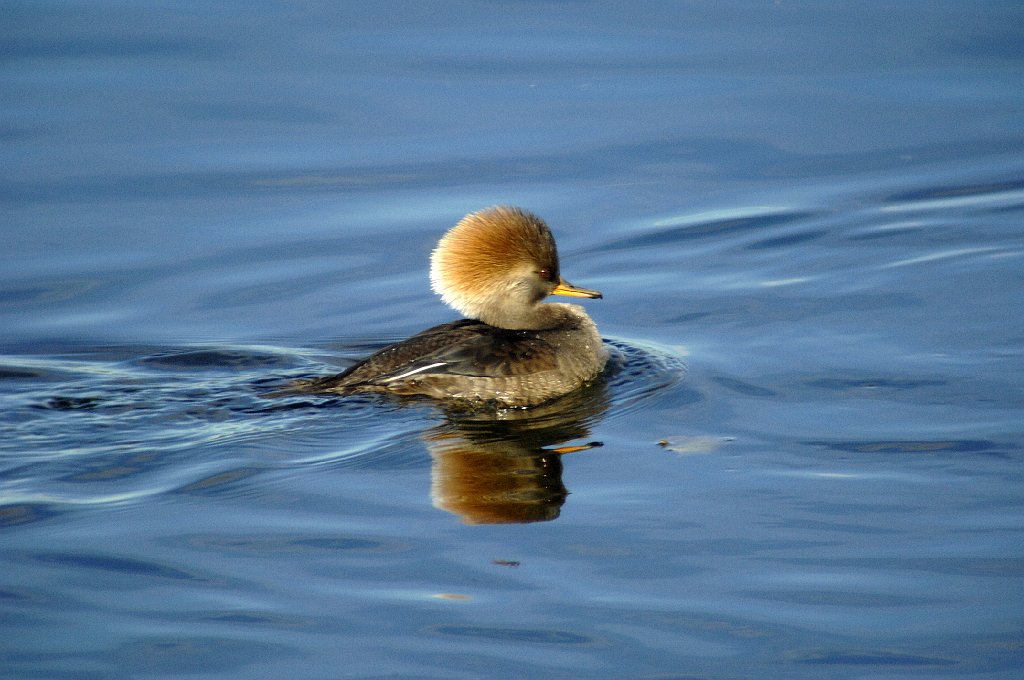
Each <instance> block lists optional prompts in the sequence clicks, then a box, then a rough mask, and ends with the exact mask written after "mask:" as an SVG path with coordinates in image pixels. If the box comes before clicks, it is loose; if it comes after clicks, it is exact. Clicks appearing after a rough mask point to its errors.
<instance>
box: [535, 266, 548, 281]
mask: <svg viewBox="0 0 1024 680" xmlns="http://www.w3.org/2000/svg"><path fill="white" fill-rule="evenodd" d="M537 276H539V277H540V278H542V279H544V280H545V281H550V280H551V270H550V269H548V268H547V267H545V268H544V269H541V270H540V271H538V272H537Z"/></svg>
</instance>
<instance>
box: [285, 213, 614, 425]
mask: <svg viewBox="0 0 1024 680" xmlns="http://www.w3.org/2000/svg"><path fill="white" fill-rule="evenodd" d="M430 283H431V287H432V288H433V289H434V292H436V293H437V294H438V295H440V296H441V299H442V300H443V301H444V302H445V303H447V304H448V305H450V306H451V307H453V308H455V309H456V310H457V311H459V312H461V313H462V314H464V315H465V316H467V317H468V318H466V319H462V320H461V321H454V322H452V323H446V324H442V325H440V326H435V327H434V328H430V329H427V330H425V331H423V332H422V333H419V334H417V335H414V336H413V337H411V338H409V339H408V340H404V341H402V342H399V343H397V344H394V345H391V346H389V347H385V348H384V349H382V350H380V351H378V352H377V353H375V354H373V355H371V356H370V357H367V358H366V359H364V360H363V361H361V362H359V363H357V364H356V365H354V366H352V367H350V368H349V369H348V370H346V371H345V372H343V373H340V374H338V375H336V376H331V377H328V378H321V379H317V380H313V381H309V382H307V383H305V384H303V385H301V386H299V388H300V389H302V390H303V391H315V392H340V393H345V394H348V393H355V392H390V393H392V394H400V395H425V396H428V397H432V398H434V399H441V400H446V401H456V402H471V403H493V404H495V405H497V406H502V407H525V406H533V405H536V404H540V403H542V402H545V401H548V400H550V399H554V398H555V397H558V396H561V395H563V394H566V393H568V392H572V391H573V390H575V389H577V388H579V387H581V386H583V385H585V384H586V383H588V382H590V381H591V380H593V379H594V378H595V377H597V376H598V374H600V372H601V370H602V369H603V368H604V365H605V362H606V361H607V359H608V352H607V350H606V349H605V348H604V346H603V345H602V343H601V336H600V335H599V333H598V331H597V326H596V325H595V324H594V322H593V321H592V320H591V319H590V317H589V316H587V313H586V312H585V311H584V310H583V308H582V307H580V306H579V305H573V304H564V303H547V304H542V302H541V301H542V300H543V299H544V298H546V297H547V296H548V295H552V294H553V295H567V296H570V297H582V298H600V297H601V293H599V292H597V291H594V290H587V289H585V288H577V287H576V286H573V285H571V284H569V283H567V282H566V281H564V280H563V279H562V277H561V276H560V275H559V269H558V251H557V249H556V248H555V239H554V237H553V236H552V235H551V230H550V229H549V228H548V226H547V224H545V223H544V221H543V220H542V219H540V218H539V217H537V216H536V215H533V214H531V213H529V212H526V211H524V210H520V209H519V208H513V207H507V206H498V207H493V208H488V209H486V210H481V211H480V212H475V213H470V214H469V215H466V216H465V217H464V218H462V220H460V221H459V223H458V224H456V225H455V226H454V227H452V228H451V230H449V231H448V233H446V234H445V235H444V236H443V237H442V238H441V240H440V242H439V243H438V244H437V247H436V248H435V249H434V252H433V254H432V255H431V258H430Z"/></svg>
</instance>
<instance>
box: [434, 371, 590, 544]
mask: <svg viewBox="0 0 1024 680" xmlns="http://www.w3.org/2000/svg"><path fill="white" fill-rule="evenodd" d="M607 408H608V392H607V385H606V383H605V382H604V381H601V382H600V383H597V384H595V385H592V386H591V387H590V388H588V389H585V390H580V391H578V392H575V393H573V394H570V395H567V396H565V397H563V398H561V399H559V400H557V401H555V402H552V403H551V404H547V405H544V406H540V407H537V408H533V409H529V410H524V411H501V412H498V413H496V414H479V413H478V414H472V415H466V414H456V413H449V414H447V419H446V422H445V424H443V425H441V426H439V427H436V428H433V429H431V430H428V431H427V432H426V433H424V437H423V439H424V441H425V442H426V445H427V449H428V450H429V451H430V456H431V458H432V459H433V465H432V468H431V488H430V494H431V498H432V500H433V503H434V506H435V507H437V508H440V509H442V510H445V511H447V512H450V513H452V514H454V515H458V516H459V517H460V518H461V519H462V521H463V522H465V523H466V524H513V523H526V522H547V521H550V520H553V519H556V518H557V517H558V516H559V514H560V513H561V509H562V504H563V503H564V502H565V498H566V496H568V494H569V492H568V490H567V489H566V488H565V485H564V484H563V482H562V460H561V458H562V456H563V455H566V454H568V453H575V452H580V451H586V450H588V449H591V448H594V447H597V446H600V445H601V444H600V443H599V442H581V443H577V444H571V442H574V441H579V440H584V439H586V438H587V437H588V436H589V435H590V430H591V428H592V427H593V425H594V424H595V423H596V422H597V421H598V420H599V419H600V417H601V415H602V414H603V413H604V412H605V411H606V410H607Z"/></svg>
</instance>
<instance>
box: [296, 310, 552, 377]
mask: <svg viewBox="0 0 1024 680" xmlns="http://www.w3.org/2000/svg"><path fill="white" fill-rule="evenodd" d="M435 364H437V365H435ZM556 367H557V361H556V350H555V347H554V346H553V345H551V343H549V342H547V341H545V340H543V339H541V338H539V337H537V336H536V334H535V333H533V332H531V331H513V330H506V329H502V328H495V327H494V326H489V325H487V324H485V323H483V322H481V321H476V320H473V319H463V320H461V321H455V322H452V323H446V324H442V325H440V326H435V327H433V328H429V329H427V330H425V331H423V332H422V333H418V334H417V335H414V336H412V337H411V338H409V339H408V340H404V341H402V342H399V343H397V344H394V345H390V346H388V347H385V348H384V349H382V350H380V351H378V352H376V353H375V354H372V355H370V356H369V357H367V358H366V359H364V360H362V361H361V362H359V363H357V364H355V365H354V366H352V367H350V368H349V369H348V370H346V371H344V372H343V373H340V374H338V375H336V376H332V377H329V378H322V379H320V380H316V381H314V382H312V383H309V384H308V385H307V386H306V389H312V390H336V389H344V388H349V387H357V386H359V385H384V384H394V383H393V381H395V380H400V379H401V378H400V376H402V375H404V374H410V373H411V374H414V375H415V377H416V378H423V377H425V376H427V375H464V376H475V377H488V378H494V377H507V376H516V375H528V374H530V373H536V372H538V371H546V370H552V369H554V368H556ZM417 369H424V370H420V371H418V370H417Z"/></svg>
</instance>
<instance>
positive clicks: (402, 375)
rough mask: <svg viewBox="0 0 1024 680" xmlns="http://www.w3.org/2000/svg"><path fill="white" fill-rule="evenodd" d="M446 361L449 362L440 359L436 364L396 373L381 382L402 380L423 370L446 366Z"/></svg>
mask: <svg viewBox="0 0 1024 680" xmlns="http://www.w3.org/2000/svg"><path fill="white" fill-rule="evenodd" d="M445 363H447V362H444V361H439V362H437V363H436V364H427V365H426V366H420V367H419V368H414V369H412V370H411V371H406V372H405V373H402V374H401V375H395V376H391V377H390V378H385V379H384V380H382V381H381V382H392V381H394V380H401V379H402V378H408V377H409V376H410V375H416V374H417V373H422V372H423V371H429V370H430V369H432V368H437V367H438V366H444V365H445Z"/></svg>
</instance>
